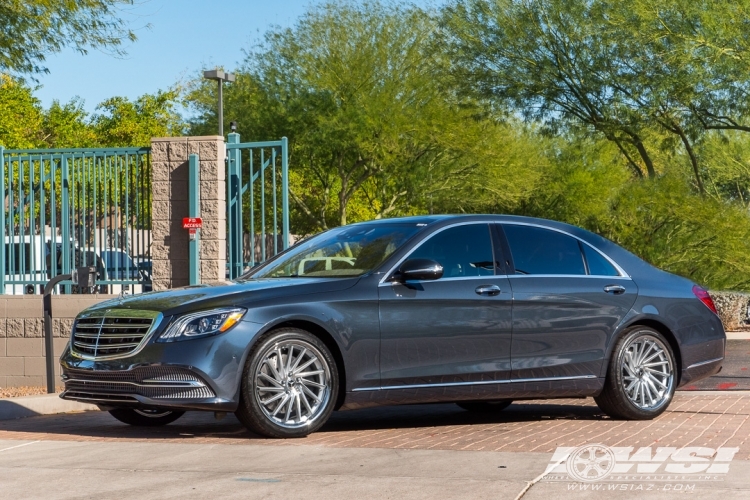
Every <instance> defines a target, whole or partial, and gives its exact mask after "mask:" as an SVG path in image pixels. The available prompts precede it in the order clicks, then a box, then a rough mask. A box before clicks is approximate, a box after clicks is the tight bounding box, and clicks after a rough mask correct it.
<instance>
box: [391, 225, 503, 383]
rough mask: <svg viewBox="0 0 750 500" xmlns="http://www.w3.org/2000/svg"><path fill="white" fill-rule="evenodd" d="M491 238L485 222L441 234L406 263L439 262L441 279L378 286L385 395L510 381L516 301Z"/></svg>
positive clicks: (455, 227)
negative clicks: (396, 390) (387, 390)
mask: <svg viewBox="0 0 750 500" xmlns="http://www.w3.org/2000/svg"><path fill="white" fill-rule="evenodd" d="M492 234H493V233H492V231H491V228H490V225H489V224H487V223H469V224H461V225H457V226H451V227H448V228H445V229H443V230H439V231H438V232H436V233H435V234H433V235H432V236H430V237H429V238H428V239H427V240H425V241H424V242H422V243H421V244H420V245H419V246H418V247H417V248H416V249H415V250H414V251H413V252H412V253H411V254H410V255H409V256H408V257H407V259H417V258H419V259H430V260H434V261H436V262H438V263H439V264H440V265H442V267H443V277H442V278H440V279H437V280H429V281H410V282H408V283H406V284H402V283H392V282H388V281H386V282H384V283H382V284H381V285H380V286H379V288H378V292H379V300H380V330H381V361H380V372H381V386H382V387H383V388H409V386H411V388H414V389H430V388H441V387H443V388H444V387H458V388H460V389H461V390H464V391H469V392H470V391H472V390H474V389H473V388H472V387H471V386H472V385H474V383H476V382H484V383H488V384H489V385H492V381H495V380H497V381H500V380H508V379H509V376H510V347H511V325H512V315H511V312H512V311H511V306H512V294H511V289H510V284H509V281H508V278H507V276H505V275H504V274H500V273H502V272H503V271H502V270H503V266H502V264H501V263H502V262H503V259H501V258H500V255H497V252H499V245H493V236H492ZM493 247H497V248H493ZM414 386H417V387H414ZM464 386H465V387H464ZM439 390H443V389H439Z"/></svg>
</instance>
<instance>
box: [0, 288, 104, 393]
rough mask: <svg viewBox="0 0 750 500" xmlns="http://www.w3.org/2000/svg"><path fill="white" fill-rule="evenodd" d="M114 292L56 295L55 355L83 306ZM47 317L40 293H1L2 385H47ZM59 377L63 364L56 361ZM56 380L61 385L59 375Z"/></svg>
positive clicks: (53, 329) (59, 351) (0, 361)
mask: <svg viewBox="0 0 750 500" xmlns="http://www.w3.org/2000/svg"><path fill="white" fill-rule="evenodd" d="M114 297H116V296H115V295H55V296H53V297H52V317H53V321H52V335H53V336H54V343H55V357H60V355H61V354H62V351H63V349H64V348H65V346H66V345H67V343H68V339H69V337H70V330H71V328H72V327H73V319H74V318H75V317H76V315H77V314H78V313H79V312H81V311H82V310H83V309H86V308H87V307H89V306H92V305H94V304H96V303H97V302H101V301H103V300H107V299H111V298H114ZM43 318H44V316H43V314H42V297H41V296H40V295H15V296H14V295H4V296H0V387H20V386H42V387H44V386H46V384H47V381H46V380H47V377H46V375H45V373H46V371H45V370H46V368H45V366H46V365H45V354H46V353H45V348H44V319H43ZM55 367H56V378H57V377H59V375H60V367H59V364H58V363H57V362H55ZM57 383H58V385H60V382H59V378H57Z"/></svg>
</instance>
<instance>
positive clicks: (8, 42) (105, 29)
mask: <svg viewBox="0 0 750 500" xmlns="http://www.w3.org/2000/svg"><path fill="white" fill-rule="evenodd" d="M132 3H133V1H132V0H75V1H71V0H6V1H4V2H2V5H0V26H2V27H3V29H2V30H0V72H3V73H14V74H34V73H41V72H46V71H47V69H46V68H45V67H44V65H43V64H44V60H45V57H46V56H47V55H48V54H52V53H56V52H60V51H61V50H62V49H63V48H65V47H72V48H74V49H75V50H77V51H78V52H80V53H82V54H85V53H86V52H87V51H88V49H92V48H93V49H107V50H110V51H112V52H114V53H115V54H123V53H124V52H123V51H122V48H121V47H122V42H123V41H125V40H130V41H134V40H135V39H136V37H135V34H134V33H133V32H132V31H131V30H129V29H128V28H127V27H126V22H125V21H124V20H123V19H122V17H121V16H120V7H121V6H123V5H132Z"/></svg>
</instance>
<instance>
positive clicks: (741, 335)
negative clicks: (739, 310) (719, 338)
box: [727, 332, 750, 340]
mask: <svg viewBox="0 0 750 500" xmlns="http://www.w3.org/2000/svg"><path fill="white" fill-rule="evenodd" d="M749 339H750V332H727V340H749Z"/></svg>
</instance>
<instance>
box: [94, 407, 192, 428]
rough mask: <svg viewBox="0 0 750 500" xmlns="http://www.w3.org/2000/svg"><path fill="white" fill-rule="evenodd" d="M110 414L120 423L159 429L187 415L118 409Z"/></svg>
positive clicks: (110, 411)
mask: <svg viewBox="0 0 750 500" xmlns="http://www.w3.org/2000/svg"><path fill="white" fill-rule="evenodd" d="M109 414H110V415H112V416H113V417H115V418H116V419H117V420H119V421H120V422H123V423H125V424H129V425H135V426H137V427H159V426H161V425H167V424H171V423H172V422H174V421H175V420H177V419H178V418H180V417H181V416H183V415H184V414H185V412H184V411H170V410H156V409H154V410H150V409H148V410H147V409H143V408H139V409H133V408H117V409H115V410H109Z"/></svg>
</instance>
